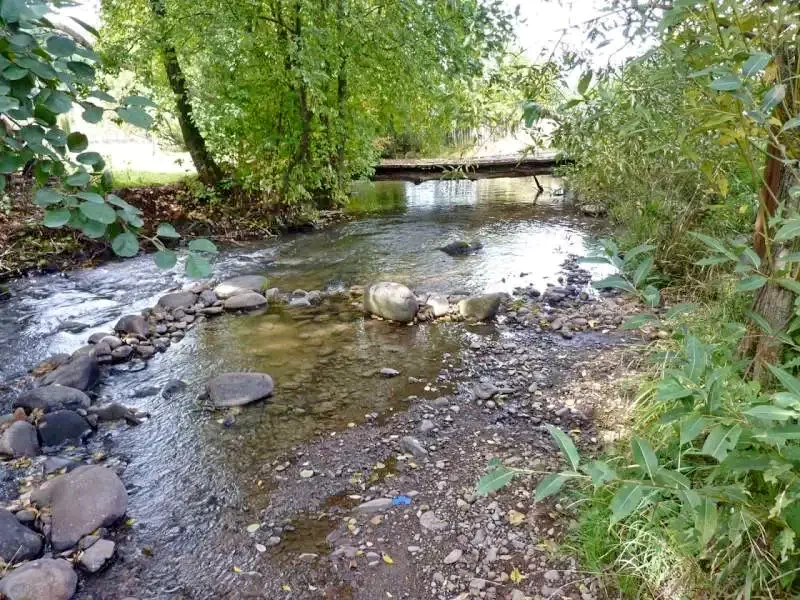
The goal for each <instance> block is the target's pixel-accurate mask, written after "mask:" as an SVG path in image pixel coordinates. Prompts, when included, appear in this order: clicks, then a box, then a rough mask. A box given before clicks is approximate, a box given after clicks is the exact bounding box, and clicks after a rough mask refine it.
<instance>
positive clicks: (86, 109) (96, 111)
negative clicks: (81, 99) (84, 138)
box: [82, 102, 103, 123]
mask: <svg viewBox="0 0 800 600" xmlns="http://www.w3.org/2000/svg"><path fill="white" fill-rule="evenodd" d="M82 116H83V120H84V121H86V122H87V123H99V122H100V121H102V120H103V109H102V108H100V107H99V106H95V105H94V104H89V103H88V102H86V103H85V104H84V105H83V115H82Z"/></svg>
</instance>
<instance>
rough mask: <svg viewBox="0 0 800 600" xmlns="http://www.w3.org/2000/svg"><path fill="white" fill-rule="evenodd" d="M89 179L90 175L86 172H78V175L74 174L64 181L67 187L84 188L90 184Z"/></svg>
mask: <svg viewBox="0 0 800 600" xmlns="http://www.w3.org/2000/svg"><path fill="white" fill-rule="evenodd" d="M89 179H90V177H89V173H87V172H86V171H77V172H76V173H73V174H72V175H70V176H69V177H67V178H66V179H65V180H64V181H65V183H66V184H67V185H71V186H72V187H83V186H84V185H86V184H87V183H89Z"/></svg>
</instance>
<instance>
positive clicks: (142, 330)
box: [114, 315, 148, 335]
mask: <svg viewBox="0 0 800 600" xmlns="http://www.w3.org/2000/svg"><path fill="white" fill-rule="evenodd" d="M114 331H120V332H122V333H134V334H136V335H147V331H148V327H147V321H146V320H145V318H144V317H143V316H142V315H125V316H124V317H122V318H121V319H120V320H119V321H117V324H116V325H114Z"/></svg>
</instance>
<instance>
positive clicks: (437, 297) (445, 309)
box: [426, 294, 450, 319]
mask: <svg viewBox="0 0 800 600" xmlns="http://www.w3.org/2000/svg"><path fill="white" fill-rule="evenodd" d="M426 306H430V307H431V310H432V311H433V316H434V317H435V318H437V319H438V318H440V317H444V316H445V315H446V314H447V313H449V312H450V302H449V301H448V300H447V296H443V295H441V294H431V295H430V296H428V301H427V302H426Z"/></svg>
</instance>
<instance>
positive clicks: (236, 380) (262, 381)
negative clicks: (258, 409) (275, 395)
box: [206, 296, 274, 408]
mask: <svg viewBox="0 0 800 600" xmlns="http://www.w3.org/2000/svg"><path fill="white" fill-rule="evenodd" d="M234 297H235V296H234ZM206 389H207V391H208V397H209V399H210V400H211V403H212V404H213V405H214V406H215V407H216V408H227V407H230V406H243V405H245V404H250V403H251V402H255V401H257V400H263V399H264V398H268V397H269V396H271V395H272V391H273V389H274V383H273V381H272V377H270V376H269V375H267V374H266V373H225V374H224V375H220V376H219V377H215V378H214V379H212V380H211V381H209V382H208V384H207V386H206Z"/></svg>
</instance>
